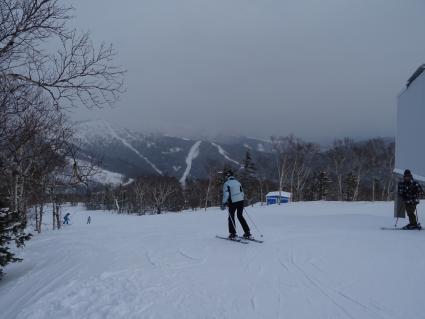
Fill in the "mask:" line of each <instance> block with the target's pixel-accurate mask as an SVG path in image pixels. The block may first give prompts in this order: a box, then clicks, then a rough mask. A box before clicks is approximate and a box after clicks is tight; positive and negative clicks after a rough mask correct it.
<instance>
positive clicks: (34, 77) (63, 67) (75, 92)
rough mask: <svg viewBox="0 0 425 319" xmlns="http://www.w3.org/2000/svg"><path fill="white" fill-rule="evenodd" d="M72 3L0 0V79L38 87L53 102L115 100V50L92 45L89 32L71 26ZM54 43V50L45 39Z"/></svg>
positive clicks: (118, 74) (118, 72)
mask: <svg viewBox="0 0 425 319" xmlns="http://www.w3.org/2000/svg"><path fill="white" fill-rule="evenodd" d="M71 13H72V8H71V7H69V6H64V5H63V3H62V2H60V1H58V0H2V1H0V25H1V26H2V27H1V28H0V79H1V82H3V83H7V82H10V81H12V82H17V83H25V84H27V85H31V86H34V87H37V88H40V89H41V90H42V91H43V93H45V95H46V96H47V97H48V98H49V99H50V102H51V104H52V105H53V106H55V107H56V108H60V107H65V106H66V105H76V104H77V103H78V104H82V105H85V106H87V107H91V106H101V105H103V104H105V103H113V102H115V101H116V100H117V98H118V96H119V94H120V93H121V92H122V89H123V80H122V79H123V73H124V71H123V70H122V69H120V68H119V67H116V66H113V65H112V60H113V58H114V56H115V51H114V50H113V48H112V46H111V45H106V44H105V43H102V44H101V45H100V46H99V47H98V48H95V47H94V45H93V43H92V41H91V40H90V37H89V35H88V33H79V32H78V31H76V30H75V29H72V28H69V26H68V25H67V22H68V21H69V20H70V19H71ZM46 41H48V42H50V43H51V44H52V46H53V44H57V45H58V46H59V47H60V48H59V49H58V50H57V51H56V52H50V51H48V50H47V49H46V47H47V46H46V45H45V42H46Z"/></svg>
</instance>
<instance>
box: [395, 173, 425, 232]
mask: <svg viewBox="0 0 425 319" xmlns="http://www.w3.org/2000/svg"><path fill="white" fill-rule="evenodd" d="M398 194H399V195H400V197H401V199H402V200H403V202H404V205H405V207H406V213H407V215H408V216H409V224H407V225H406V226H404V227H403V228H405V229H421V224H420V223H419V222H418V220H417V217H416V214H415V212H416V206H417V205H418V204H419V197H420V195H422V194H423V190H422V187H421V185H420V184H419V183H418V182H417V181H415V180H414V179H413V175H412V173H411V172H410V170H408V169H406V170H405V171H404V176H403V181H402V182H400V183H398Z"/></svg>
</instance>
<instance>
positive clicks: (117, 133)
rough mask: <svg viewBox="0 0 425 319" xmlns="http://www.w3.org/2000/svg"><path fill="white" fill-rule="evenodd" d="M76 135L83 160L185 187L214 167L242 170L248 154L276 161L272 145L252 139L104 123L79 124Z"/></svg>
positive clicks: (123, 173) (107, 168)
mask: <svg viewBox="0 0 425 319" xmlns="http://www.w3.org/2000/svg"><path fill="white" fill-rule="evenodd" d="M75 133H76V144H77V145H79V147H80V148H81V149H82V154H83V159H84V158H85V157H94V158H96V159H97V160H100V161H101V167H102V168H103V169H105V170H108V171H111V172H115V173H119V174H121V175H123V176H125V177H129V178H134V177H137V176H142V175H168V176H174V177H176V178H178V179H179V180H180V181H181V182H182V183H184V182H185V180H186V179H187V178H188V177H192V178H203V177H205V176H206V174H207V167H208V166H209V165H211V164H212V163H214V165H218V166H221V165H223V166H224V165H225V164H227V165H230V166H231V167H233V168H235V169H237V168H239V167H240V166H241V163H242V161H243V158H244V157H245V154H246V151H247V150H249V151H250V153H251V155H252V157H253V159H254V160H267V159H270V158H271V157H272V153H271V144H270V142H268V141H263V140H258V139H254V138H249V137H228V136H227V137H226V136H220V137H216V138H211V139H199V140H196V139H188V138H182V137H175V136H169V135H162V134H150V135H147V134H143V133H140V132H135V131H131V130H129V129H126V128H118V127H115V126H113V125H111V124H110V123H108V122H106V121H103V120H96V121H87V122H80V123H77V124H76V129H75Z"/></svg>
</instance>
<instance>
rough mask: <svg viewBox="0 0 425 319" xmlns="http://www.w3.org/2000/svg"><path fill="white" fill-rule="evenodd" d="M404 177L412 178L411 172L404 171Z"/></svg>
mask: <svg viewBox="0 0 425 319" xmlns="http://www.w3.org/2000/svg"><path fill="white" fill-rule="evenodd" d="M404 176H406V177H413V176H412V172H411V171H410V169H406V170H405V171H404Z"/></svg>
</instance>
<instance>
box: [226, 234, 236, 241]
mask: <svg viewBox="0 0 425 319" xmlns="http://www.w3.org/2000/svg"><path fill="white" fill-rule="evenodd" d="M227 238H228V239H230V240H235V239H236V238H238V236H237V235H236V234H229V236H228V237H227Z"/></svg>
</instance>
